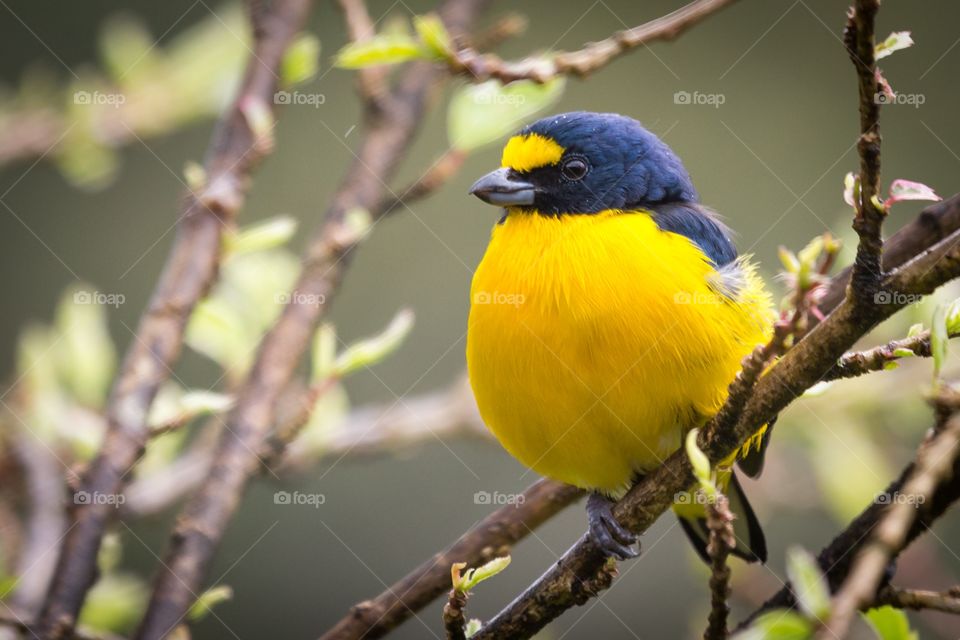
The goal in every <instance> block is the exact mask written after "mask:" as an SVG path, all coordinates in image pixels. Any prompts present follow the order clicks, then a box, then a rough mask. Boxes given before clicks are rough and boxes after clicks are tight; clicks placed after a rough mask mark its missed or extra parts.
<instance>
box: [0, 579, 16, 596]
mask: <svg viewBox="0 0 960 640" xmlns="http://www.w3.org/2000/svg"><path fill="white" fill-rule="evenodd" d="M19 582H20V578H18V577H17V576H0V601H3V600H4V599H6V598H7V597H8V596H9V595H10V594H11V593H13V591H14V589H16V588H17V584H18V583H19Z"/></svg>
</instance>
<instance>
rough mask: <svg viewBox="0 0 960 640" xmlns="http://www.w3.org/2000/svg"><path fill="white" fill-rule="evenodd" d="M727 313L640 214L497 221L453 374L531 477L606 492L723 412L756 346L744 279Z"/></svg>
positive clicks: (702, 266)
mask: <svg viewBox="0 0 960 640" xmlns="http://www.w3.org/2000/svg"><path fill="white" fill-rule="evenodd" d="M744 274H745V276H746V282H747V285H746V286H745V287H744V289H743V291H742V293H741V295H740V296H738V299H737V302H733V301H730V300H729V299H727V298H725V297H724V296H722V295H720V294H719V293H717V292H716V290H715V288H713V287H712V286H711V280H715V276H716V272H715V271H714V269H713V267H712V265H711V264H710V263H709V261H707V259H706V257H705V256H704V254H703V253H702V252H701V251H700V250H699V248H697V247H696V246H695V245H694V244H693V243H691V242H690V241H689V240H688V239H687V238H685V237H683V236H680V235H677V234H674V233H669V232H664V231H661V230H660V229H659V228H658V227H657V226H656V224H655V223H654V221H653V219H652V218H651V217H650V216H649V215H647V214H645V213H618V212H606V213H602V214H596V215H580V216H562V217H559V218H556V217H547V216H540V215H535V214H523V213H519V212H511V213H510V215H509V216H508V217H507V219H506V220H505V221H504V223H503V224H501V225H498V226H497V227H496V228H495V229H494V232H493V235H492V237H491V241H490V245H489V247H488V249H487V253H486V255H485V256H484V258H483V261H482V262H481V263H480V266H479V267H478V268H477V272H476V274H475V275H474V279H473V287H472V291H471V296H472V305H471V310H470V319H469V330H468V334H467V366H468V370H469V374H470V380H471V384H472V386H473V390H474V394H475V395H476V399H477V403H478V406H479V408H480V413H481V416H482V417H483V419H484V421H485V422H486V424H487V426H488V427H489V428H490V429H491V430H492V431H493V433H494V434H495V435H496V436H497V438H498V439H499V440H500V442H501V443H502V444H503V446H504V447H505V448H506V449H507V450H508V451H509V452H510V453H511V454H513V455H514V456H515V457H516V458H517V459H519V460H520V461H521V462H522V463H523V464H525V465H527V466H528V467H530V468H532V469H534V470H535V471H537V472H538V473H540V474H542V475H545V476H548V477H551V478H555V479H557V480H560V481H563V482H567V483H570V484H574V485H577V486H579V487H583V488H587V489H598V490H601V491H603V492H605V493H608V494H611V495H618V494H620V493H622V492H623V491H624V490H625V489H626V488H627V487H628V486H629V484H630V482H631V481H632V480H633V477H634V476H635V475H636V474H637V473H638V472H643V471H646V470H649V469H651V468H653V467H654V466H656V465H657V464H659V463H660V462H661V461H662V460H663V459H665V458H666V457H667V456H668V455H669V454H671V453H672V452H673V451H675V450H676V449H677V448H678V447H679V446H680V443H681V440H682V437H683V435H684V434H685V433H686V431H687V430H689V429H690V428H692V427H694V426H696V425H697V424H699V423H701V422H702V421H703V420H704V419H705V418H706V417H707V416H710V415H712V414H713V413H715V412H716V410H717V409H718V408H719V407H720V405H721V404H722V403H723V400H724V397H725V395H726V389H727V385H728V384H729V382H730V381H731V380H732V379H733V377H734V376H735V375H736V372H737V371H738V370H739V363H740V360H741V359H742V358H743V356H744V355H746V354H747V353H748V352H749V351H750V350H751V349H752V348H753V347H754V345H756V344H758V343H760V342H762V341H764V340H765V337H766V331H767V327H768V326H769V320H770V303H769V297H768V296H767V294H766V293H765V292H764V291H763V286H762V283H761V282H760V280H759V278H757V277H756V276H755V275H754V273H753V270H752V268H750V267H749V266H745V270H744Z"/></svg>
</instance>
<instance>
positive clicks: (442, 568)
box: [320, 480, 583, 640]
mask: <svg viewBox="0 0 960 640" xmlns="http://www.w3.org/2000/svg"><path fill="white" fill-rule="evenodd" d="M521 495H522V496H523V500H522V501H521V500H517V503H516V504H511V505H504V506H503V507H500V508H499V509H497V510H496V511H494V512H493V513H491V514H490V515H488V516H487V517H486V518H484V519H483V520H481V521H480V522H479V523H477V525H476V526H474V527H472V528H471V529H470V530H469V531H467V532H466V533H464V534H463V535H462V536H460V538H459V539H458V540H457V541H456V542H454V543H453V545H451V546H450V547H449V548H448V549H447V550H446V551H442V552H440V553H436V554H434V555H433V557H431V558H430V559H429V560H427V561H426V562H424V563H423V564H421V565H420V566H419V567H417V568H416V569H414V570H413V571H411V572H410V573H408V574H407V575H406V576H404V577H403V578H401V579H400V580H398V581H397V582H395V583H394V584H392V585H390V586H389V587H388V588H387V589H386V590H385V591H384V592H383V593H381V594H380V595H378V596H377V597H376V598H374V599H372V600H365V601H363V602H360V603H358V604H356V605H354V606H353V607H351V608H350V613H348V614H347V615H346V616H344V617H343V618H342V619H341V620H340V621H339V622H338V623H337V624H335V625H334V626H333V627H332V628H331V629H330V630H328V631H327V632H326V633H324V634H323V635H322V636H321V637H320V640H358V639H360V638H364V639H369V640H373V639H374V638H382V637H383V636H385V635H386V634H387V633H388V632H389V631H390V630H391V629H393V628H395V627H396V626H397V625H399V624H400V623H401V622H403V621H404V620H406V619H407V618H409V617H410V616H412V615H413V614H414V613H415V612H417V611H419V610H420V609H422V608H423V607H425V606H427V605H428V604H430V603H431V602H433V600H435V599H436V598H438V597H440V596H441V595H443V594H444V593H446V591H447V588H448V587H449V584H450V566H451V565H452V564H453V563H454V562H466V563H467V564H468V565H470V566H477V565H482V564H485V563H487V562H489V561H490V560H492V559H494V558H497V557H500V556H503V555H506V554H507V553H509V550H510V547H512V546H513V545H515V544H516V543H518V542H519V541H520V540H523V539H524V538H525V537H526V536H527V535H528V534H529V533H530V532H531V531H533V530H534V529H536V528H537V527H539V526H540V525H541V524H542V523H544V522H546V521H547V520H549V519H550V518H552V517H553V516H554V515H556V514H557V513H559V512H560V511H562V510H563V509H564V508H566V507H567V506H568V505H570V504H571V503H573V502H574V501H576V500H577V499H579V498H580V497H581V496H582V495H583V493H582V492H581V491H580V490H579V489H576V488H574V487H571V486H570V485H565V484H561V483H559V482H554V481H553V480H538V481H537V482H535V483H533V484H532V485H531V486H530V487H529V488H528V489H527V490H526V491H524V492H523V493H522V494H521Z"/></svg>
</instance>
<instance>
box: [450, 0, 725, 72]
mask: <svg viewBox="0 0 960 640" xmlns="http://www.w3.org/2000/svg"><path fill="white" fill-rule="evenodd" d="M734 1H735V0H695V1H694V2H691V3H690V4H688V5H686V6H684V7H681V8H680V9H677V10H676V11H674V12H673V13H670V14H667V15H665V16H662V17H660V18H657V19H656V20H651V21H650V22H647V23H645V24H642V25H640V26H637V27H633V28H632V29H626V30H624V31H618V32H617V33H615V34H613V35H612V36H610V37H609V38H606V39H605V40H601V41H600V42H594V43H591V44H588V45H586V46H585V47H583V48H582V49H579V50H577V51H567V52H560V53H557V54H555V55H550V56H547V55H544V56H531V57H528V58H524V59H522V60H516V61H507V60H503V59H502V58H500V57H498V56H496V55H494V54H490V53H487V54H481V53H478V52H477V51H476V50H474V49H471V48H462V49H460V50H458V51H456V52H454V54H453V55H452V56H451V57H450V59H449V66H450V69H451V70H452V71H453V72H454V73H458V74H462V75H466V76H469V77H470V78H471V79H472V80H473V81H475V82H482V81H484V80H489V79H491V78H494V79H497V80H499V81H500V82H503V83H507V82H513V81H515V80H533V81H534V82H541V83H542V82H546V81H547V80H550V79H551V78H555V77H557V76H560V75H576V76H581V77H583V76H586V75H587V74H589V73H591V72H593V71H596V70H597V69H600V68H601V67H603V66H605V65H606V64H608V63H609V62H611V61H612V60H613V59H614V58H617V57H619V56H621V55H623V54H624V53H626V52H628V51H630V50H631V49H635V48H637V47H639V46H643V45H646V44H649V43H650V42H655V41H657V40H672V39H674V38H676V37H677V36H679V35H680V34H681V33H683V32H684V31H686V30H687V29H689V28H690V27H692V26H693V25H695V24H697V23H698V22H700V21H701V20H703V19H704V18H706V17H707V16H709V15H711V14H713V13H715V12H716V11H719V10H720V9H722V8H723V7H725V6H727V5H729V4H732V3H733V2H734Z"/></svg>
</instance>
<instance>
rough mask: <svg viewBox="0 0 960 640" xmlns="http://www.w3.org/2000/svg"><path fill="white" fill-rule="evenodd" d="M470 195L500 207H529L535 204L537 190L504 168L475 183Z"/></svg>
mask: <svg viewBox="0 0 960 640" xmlns="http://www.w3.org/2000/svg"><path fill="white" fill-rule="evenodd" d="M470 194H471V195H475V196H477V197H478V198H480V199H481V200H483V201H484V202H486V203H487V204H492V205H496V206H498V207H516V206H521V205H523V206H529V205H531V204H533V198H534V195H535V188H534V186H533V185H532V184H530V183H529V182H525V181H523V180H521V179H520V178H519V177H517V175H516V173H514V172H512V171H511V170H510V169H508V168H506V167H503V168H500V169H497V170H496V171H491V172H490V173H488V174H487V175H485V176H483V177H482V178H480V179H479V180H477V181H476V182H474V183H473V186H472V187H470Z"/></svg>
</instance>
